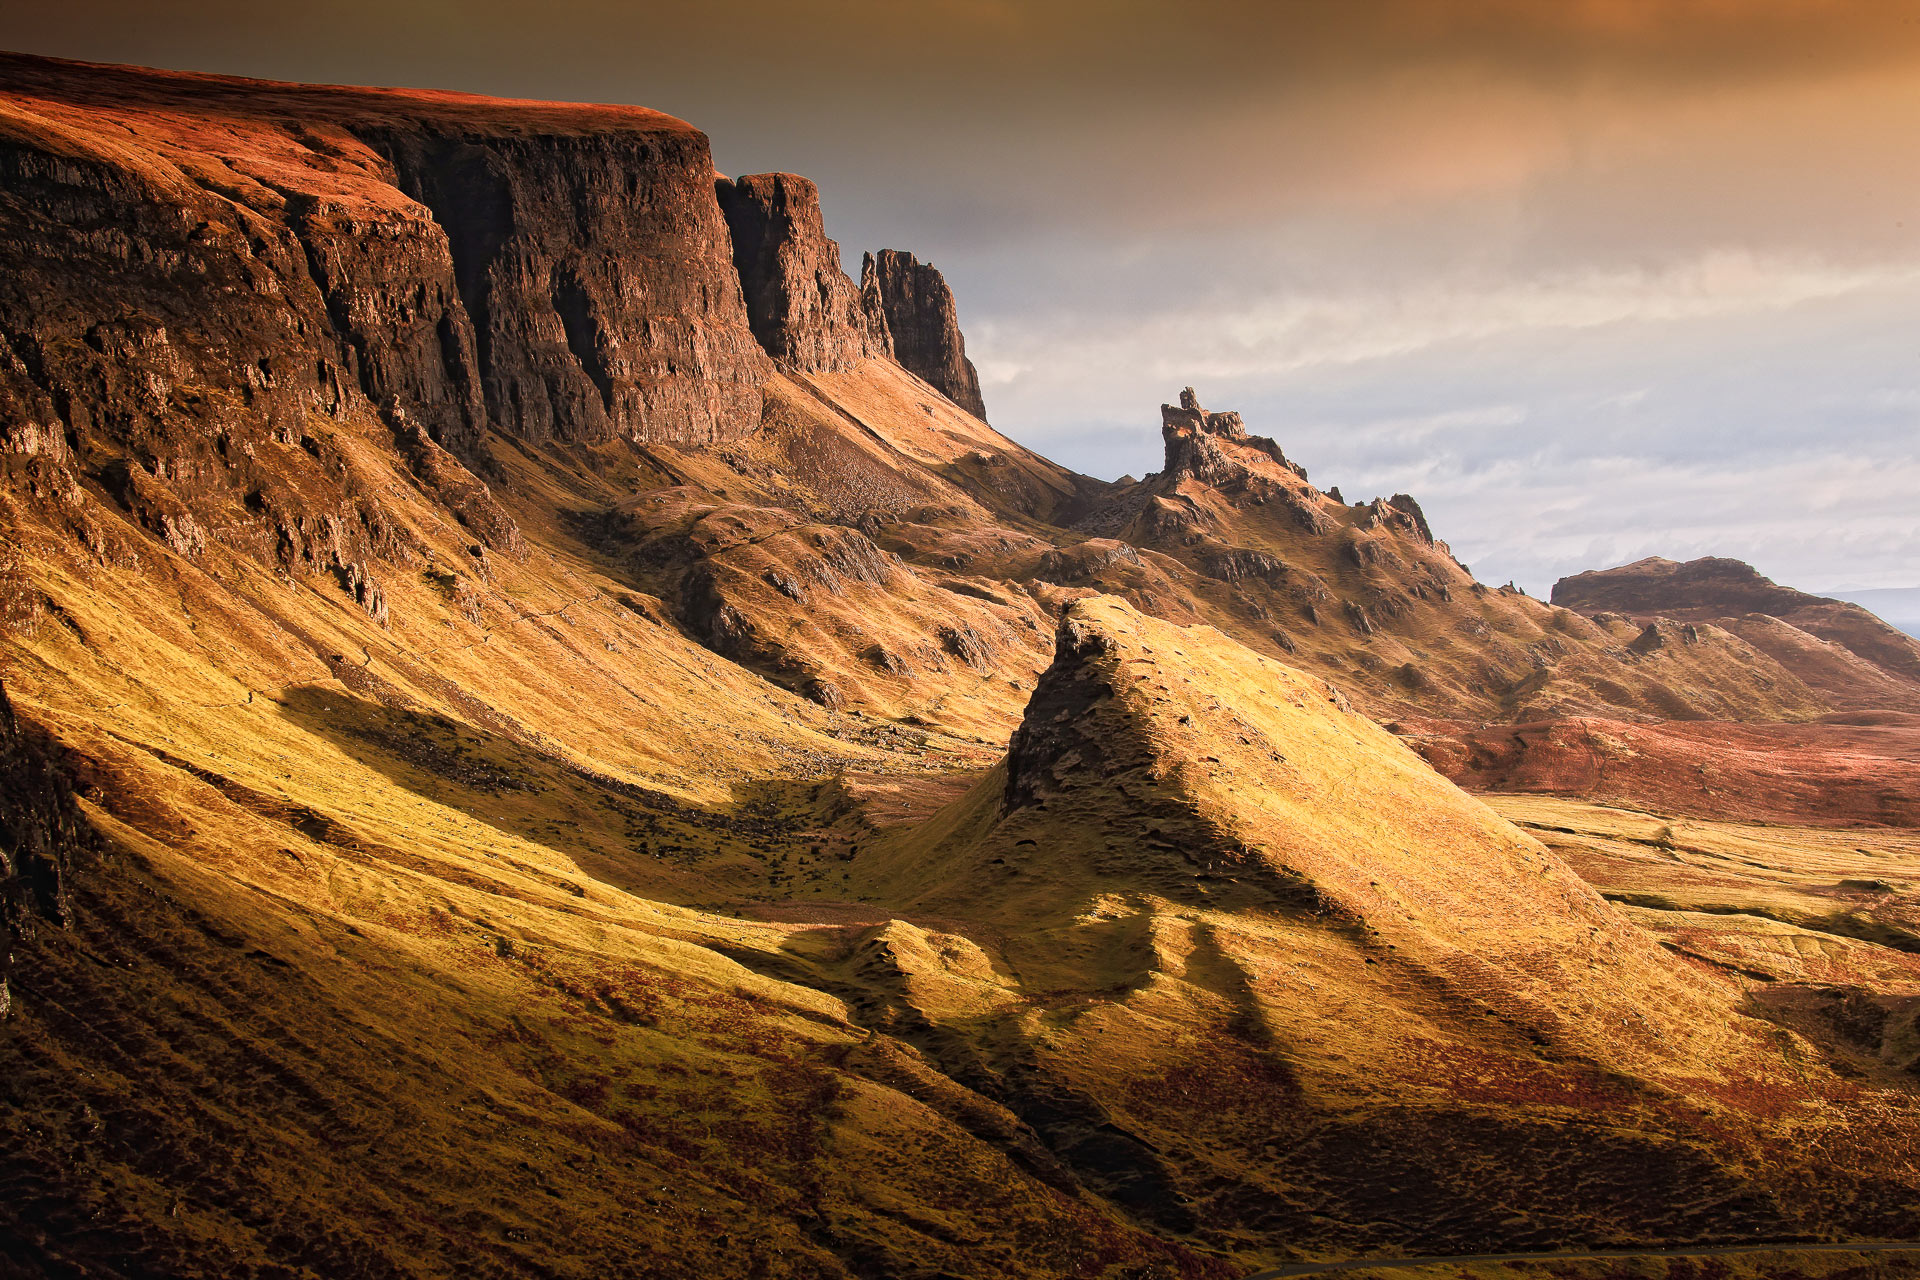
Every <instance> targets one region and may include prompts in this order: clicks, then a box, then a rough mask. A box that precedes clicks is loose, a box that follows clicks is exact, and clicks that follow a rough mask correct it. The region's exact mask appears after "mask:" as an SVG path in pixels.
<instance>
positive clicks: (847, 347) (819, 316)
mask: <svg viewBox="0 0 1920 1280" xmlns="http://www.w3.org/2000/svg"><path fill="white" fill-rule="evenodd" d="M715 189H716V190H717V191H718V192H719V196H720V207H721V209H723V210H724V211H725V212H726V215H727V225H728V227H729V228H730V229H731V231H732V233H733V262H734V266H735V267H736V268H738V269H739V272H740V284H741V288H742V291H743V292H744V293H745V295H746V301H747V320H748V323H750V324H751V325H752V326H753V336H754V337H756V338H758V339H759V340H760V345H761V346H762V347H764V348H765V349H766V351H767V354H768V355H770V356H772V357H773V358H774V359H775V360H778V361H781V362H782V363H784V364H786V365H789V366H790V367H792V368H795V369H798V370H799V371H800V372H802V373H839V372H842V371H844V370H847V369H851V368H853V367H854V366H855V365H856V364H858V363H859V362H860V361H861V360H863V359H866V358H868V357H872V356H885V355H890V354H891V347H890V344H889V343H888V341H887V336H886V328H885V324H884V321H882V322H881V323H879V324H874V323H872V322H870V321H869V319H868V316H867V313H866V310H865V308H864V306H863V305H862V301H861V298H862V295H861V291H860V289H859V287H858V286H856V285H855V284H854V283H853V281H852V280H851V279H849V278H848V277H847V273H846V272H845V271H843V270H841V268H840V246H839V245H837V244H835V243H834V242H833V241H832V240H829V239H828V238H827V232H826V225H825V223H824V222H823V221H822V219H821V216H820V190H819V188H818V187H816V186H814V185H813V183H812V182H810V181H808V180H807V179H805V178H802V177H799V176H798V175H796V174H791V173H756V174H749V175H747V176H746V177H742V178H733V179H728V178H721V179H719V180H718V181H717V183H716V184H715Z"/></svg>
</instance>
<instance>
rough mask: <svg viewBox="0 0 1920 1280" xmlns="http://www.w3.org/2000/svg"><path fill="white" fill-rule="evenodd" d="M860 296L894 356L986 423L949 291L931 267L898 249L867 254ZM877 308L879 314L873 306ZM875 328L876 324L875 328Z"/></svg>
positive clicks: (985, 414) (977, 381)
mask: <svg viewBox="0 0 1920 1280" xmlns="http://www.w3.org/2000/svg"><path fill="white" fill-rule="evenodd" d="M860 292H861V296H862V298H863V299H864V300H865V302H866V305H867V306H868V308H869V313H870V314H873V315H876V316H877V317H878V318H879V320H881V321H884V323H885V326H886V331H887V334H888V337H889V340H890V342H891V345H892V351H893V358H894V359H895V360H898V361H899V362H900V363H901V365H902V366H904V367H905V368H906V370H907V371H908V372H909V373H912V374H914V375H916V376H917V377H919V378H921V379H923V380H924V381H926V382H927V383H929V384H930V385H931V386H932V387H933V388H934V389H935V390H936V391H938V392H940V394H941V395H944V396H945V397H946V398H947V399H949V400H951V401H953V402H954V403H955V404H957V405H959V406H960V407H961V408H962V409H965V410H966V411H967V412H968V413H971V414H972V415H973V416H974V417H976V418H979V419H981V420H982V421H985V420H986V416H987V406H986V403H985V401H983V400H981V398H980V375H979V374H978V373H976V372H975V371H974V367H973V361H971V360H969V359H967V343H966V339H965V338H963V337H961V335H960V320H959V317H958V315H957V313H956V312H955V310H954V305H953V290H951V289H949V288H947V282H946V280H945V278H944V277H942V276H941V274H940V273H939V272H938V271H936V270H935V269H934V268H933V266H932V264H931V263H925V262H921V261H920V260H919V259H917V258H915V257H914V256H913V255H912V254H910V253H905V252H902V251H901V250H899V249H882V250H881V251H880V252H879V253H878V254H871V253H870V254H868V255H867V256H866V258H865V259H864V260H863V261H862V262H861V264H860ZM876 307H877V308H878V310H877V311H875V310H873V308H876ZM876 327H877V324H876Z"/></svg>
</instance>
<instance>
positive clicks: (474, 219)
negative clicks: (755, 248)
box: [0, 56, 769, 449]
mask: <svg viewBox="0 0 1920 1280" xmlns="http://www.w3.org/2000/svg"><path fill="white" fill-rule="evenodd" d="M522 107H524V104H522ZM522 107H510V106H508V105H507V104H503V103H500V102H497V101H494V100H491V99H484V98H474V97H468V96H464V95H455V94H438V93H409V92H402V91H387V90H347V89H328V88H312V87H305V86H286V85H272V84H266V83H262V82H255V81H246V80H237V79H230V78H224V77H214V76H194V75H178V74H170V73H154V72H143V71H137V70H132V69H128V68H115V67H97V66H82V65H79V64H67V63H59V62H55V61H52V60H48V59H39V58H29V57H22V56H9V57H6V58H5V59H4V60H0V165H3V166H4V172H5V175H6V203H5V206H4V210H3V212H4V223H0V227H3V228H4V229H3V230H0V235H4V245H5V248H6V251H7V257H8V264H9V278H8V280H7V284H6V288H5V291H4V293H0V327H4V329H5V330H6V332H7V334H8V337H9V339H10V341H9V343H8V344H7V345H8V346H10V347H11V348H12V352H11V356H10V359H9V361H8V363H9V365H10V366H11V368H10V371H9V372H10V375H11V376H10V377H9V379H8V380H9V381H10V382H11V383H12V384H13V394H14V396H16V397H25V398H27V399H32V398H34V397H35V396H39V397H43V398H44V399H46V400H47V401H48V402H49V405H47V406H42V407H43V408H47V407H51V409H52V411H53V413H54V414H55V416H58V417H62V418H63V419H64V418H65V416H66V415H67V414H69V413H71V412H74V411H75V410H74V408H73V407H74V406H80V408H79V410H78V413H79V415H80V417H81V418H83V419H85V421H84V422H67V423H66V424H65V426H66V428H67V429H70V430H73V431H76V432H78V433H79V434H83V435H84V434H87V433H89V432H90V431H99V432H105V433H107V434H110V435H115V436H118V437H120V438H122V439H123V440H129V441H130V440H131V439H132V438H133V437H135V436H137V435H138V434H139V432H140V430H141V427H140V424H141V423H142V422H151V420H152V419H153V418H154V417H155V415H156V413H158V412H159V411H160V410H162V409H163V408H164V409H168V410H169V411H170V412H172V413H178V412H180V411H181V410H182V409H185V410H187V411H190V412H195V413H197V414H198V416H199V417H200V418H201V420H202V422H203V425H204V429H205V433H206V434H208V435H216V434H218V433H219V432H220V431H222V430H224V429H230V427H231V423H230V421H229V420H230V419H233V418H241V417H244V418H246V419H249V420H262V419H264V420H266V421H268V422H270V423H271V424H273V425H274V426H276V427H283V428H284V429H286V430H290V431H294V432H296V433H297V432H298V430H299V429H300V426H301V424H302V423H303V422H304V421H305V420H306V419H307V418H308V417H309V416H313V415H321V416H327V415H336V414H339V413H341V412H342V411H344V410H348V409H350V408H351V407H352V402H353V401H355V400H356V398H358V399H361V400H363V401H364V402H366V403H370V404H381V403H384V402H386V401H388V400H389V399H394V400H397V401H398V402H399V403H401V404H402V405H403V406H404V407H405V408H406V409H407V410H408V411H409V412H410V413H411V414H413V416H414V417H416V418H417V419H418V420H419V421H421V422H422V423H423V424H424V425H425V426H426V427H427V428H428V430H429V431H430V432H431V433H432V434H433V435H434V437H435V438H436V439H437V440H440V441H441V442H442V443H445V444H447V445H449V446H450V447H454V448H456V449H458V448H463V447H470V446H471V445H472V444H473V443H475V442H476V441H477V439H478V437H479V435H480V433H481V432H482V430H483V429H484V426H485V422H486V420H487V419H488V418H489V417H490V418H491V419H492V421H493V422H494V423H495V424H496V425H498V426H500V427H501V428H503V429H504V430H506V431H508V432H510V433H513V434H516V435H519V436H521V437H522V438H524V439H527V440H530V441H540V440H545V439H550V438H558V439H565V440H577V441H585V442H595V441H604V440H610V439H614V438H617V437H625V438H628V439H633V440H640V441H690V442H701V441H714V440H724V439H733V438H738V437H740V436H742V435H745V434H747V433H749V432H751V431H752V430H753V429H754V428H755V427H756V426H757V425H758V421H759V411H760V396H759V384H760V383H761V382H762V381H763V380H764V378H765V377H766V375H767V373H768V371H769V367H768V363H767V361H766V358H765V356H764V354H763V353H762V352H761V350H760V347H759V344H758V343H756V342H755V341H754V339H753V335H752V333H751V331H750V329H749V327H748V325H747V317H746V309H745V305H744V302H743V300H742V298H741V294H740V287H739V281H738V277H737V275H736V274H735V272H734V269H733V264H732V254H731V249H730V242H729V236H728V232H727V227H726V223H725V220H724V219H723V218H722V216H721V214H720V211H719V208H718V206H717V204H716V202H715V200H714V199H713V187H712V184H713V180H714V175H713V169H712V162H711V160H710V158H709V153H708V148H707V141H706V138H705V136H704V135H703V134H701V133H700V132H699V131H698V130H695V129H693V128H692V127H691V126H689V125H686V124H684V123H682V122H681V121H678V120H675V119H673V118H672V117H670V116H664V115H661V114H659V113H657V112H651V111H645V110H640V109H637V108H624V107H606V108H600V107H558V106H556V107H545V108H542V107H533V108H528V109H522ZM182 397H186V398H187V399H188V400H189V401H190V403H186V404H184V405H183V404H182V403H179V402H180V401H181V399H182Z"/></svg>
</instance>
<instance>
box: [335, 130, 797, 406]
mask: <svg viewBox="0 0 1920 1280" xmlns="http://www.w3.org/2000/svg"><path fill="white" fill-rule="evenodd" d="M359 132H361V133H362V134H363V135H364V136H366V137H367V138H368V139H369V140H370V141H371V142H373V143H374V144H375V145H376V146H377V147H378V148H379V149H380V150H381V151H382V152H383V153H385V154H386V155H387V156H388V158H389V159H390V160H391V161H392V164H393V166H394V169H395V172H396V176H397V178H398V181H399V185H400V186H401V187H402V188H403V189H404V190H405V191H406V192H407V194H408V195H410V196H412V197H414V198H415V199H416V200H418V201H420V203H421V204H423V205H425V206H426V207H427V208H428V209H430V210H432V211H433V216H434V218H435V220H436V221H437V222H439V224H440V225H441V226H443V227H444V228H445V229H446V235H447V239H448V243H449V247H450V251H451V254H452V266H453V273H454V278H455V279H456V281H457V282H458V286H459V292H460V296H461V297H462V299H463V300H464V302H465V306H466V310H467V313H468V315H469V316H470V317H471V320H472V326H473V330H474V334H475V337H476V340H477V355H478V365H479V373H480V382H481V385H482V388H483V389H484V392H485V397H486V405H487V409H488V411H489V412H490V413H491V414H492V416H493V418H494V420H495V421H496V422H497V423H499V425H500V426H501V427H502V428H503V429H505V430H507V431H510V432H512V433H514V434H516V435H519V436H521V437H523V438H526V439H530V440H547V439H559V440H569V441H579V442H584V443H601V442H605V441H608V440H613V439H616V438H626V439H629V440H641V441H663V442H673V443H680V444H689V443H691V444H702V443H711V442H716V441H723V440H733V439H739V438H741V437H743V436H746V435H749V434H751V433H752V431H753V430H754V429H755V427H757V426H758V424H759V419H760V390H759V388H760V384H761V383H762V382H763V381H765V379H766V377H767V375H768V374H769V373H770V372H771V371H770V370H769V368H768V367H767V363H766V359H765V356H764V354H763V353H762V352H761V350H760V347H759V344H758V343H757V342H755V341H754V339H753V335H752V333H751V331H750V329H749V328H748V325H747V323H746V319H747V317H746V307H745V303H744V300H743V299H742V298H741V295H740V285H739V279H738V277H737V276H736V275H735V273H734V270H733V264H732V261H731V258H732V255H731V251H730V242H729V237H728V234H727V228H726V222H725V220H724V219H723V218H722V216H721V214H720V210H719V207H718V204H717V203H716V201H715V199H714V196H713V182H714V176H713V163H712V160H711V159H710V157H709V155H708V151H707V140H706V138H705V136H704V135H702V134H699V133H697V132H694V131H692V130H661V131H657V132H654V131H648V132H644V133H638V134H636V133H633V132H628V131H609V132H607V133H604V134H597V135H583V136H576V135H563V136H541V135H539V134H532V135H525V136H522V135H517V134H512V133H503V134H502V135H500V136H484V135H482V136H475V135H474V134H473V133H471V132H463V133H460V134H454V135H451V136H450V135H448V134H446V133H443V132H442V131H440V130H439V129H437V128H436V129H426V130H423V129H420V128H419V127H417V126H415V125H413V124H411V123H410V122H405V121H400V122H394V123H392V124H372V125H361V126H359Z"/></svg>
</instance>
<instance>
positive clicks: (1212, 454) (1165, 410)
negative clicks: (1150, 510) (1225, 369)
mask: <svg viewBox="0 0 1920 1280" xmlns="http://www.w3.org/2000/svg"><path fill="white" fill-rule="evenodd" d="M1160 437H1161V439H1162V440H1163V441H1164V442H1165V444H1166V448H1167V461H1166V465H1165V466H1164V467H1163V468H1162V469H1161V474H1162V475H1163V476H1165V477H1167V478H1169V479H1172V480H1179V479H1183V478H1187V477H1191V478H1192V479H1195V480H1198V481H1200V482H1201V483H1202V484H1210V485H1213V486H1214V487H1216V488H1220V487H1224V486H1226V485H1228V484H1231V483H1232V482H1234V481H1236V480H1239V479H1242V478H1244V477H1245V475H1246V467H1245V466H1243V465H1242V464H1241V463H1239V462H1237V461H1235V460H1234V459H1232V458H1231V457H1229V456H1228V454H1227V451H1226V450H1224V449H1222V448H1221V447H1220V443H1221V442H1222V441H1226V442H1229V443H1232V444H1236V445H1240V446H1243V447H1245V448H1248V449H1257V450H1258V451H1260V452H1261V453H1263V454H1265V455H1266V456H1267V457H1269V458H1271V459H1272V460H1273V461H1274V462H1277V463H1279V464H1280V465H1281V466H1283V467H1285V468H1287V470H1289V471H1291V472H1293V473H1294V474H1295V475H1296V476H1298V477H1300V479H1302V480H1305V479H1306V478H1307V473H1306V470H1305V469H1304V468H1302V467H1301V466H1299V465H1298V464H1297V463H1293V462H1289V461H1287V456H1286V454H1284V453H1282V452H1281V451H1280V446H1279V445H1278V444H1275V443H1274V442H1273V441H1272V440H1270V439H1268V438H1267V437H1266V436H1254V435H1248V434H1247V426H1246V423H1244V422H1242V421H1241V419H1240V415H1239V414H1237V413H1233V412H1224V413H1213V412H1210V411H1208V410H1207V409H1205V408H1202V407H1201V404H1200V397H1199V396H1198V395H1196V394H1195V393H1194V390H1193V388H1192V387H1187V388H1185V389H1184V390H1182V391H1181V392H1180V403H1179V404H1178V405H1177V406H1176V405H1170V404H1163V405H1161V406H1160Z"/></svg>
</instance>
